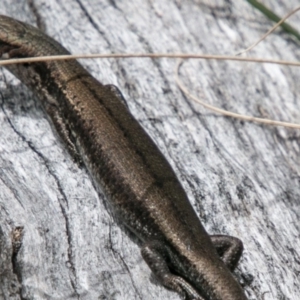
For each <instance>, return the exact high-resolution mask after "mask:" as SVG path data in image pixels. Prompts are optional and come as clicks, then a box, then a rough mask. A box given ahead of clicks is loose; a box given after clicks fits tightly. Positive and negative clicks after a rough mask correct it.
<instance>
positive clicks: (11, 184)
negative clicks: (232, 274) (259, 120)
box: [0, 0, 300, 300]
mask: <svg viewBox="0 0 300 300" xmlns="http://www.w3.org/2000/svg"><path fill="white" fill-rule="evenodd" d="M264 3H265V4H266V5H270V6H271V5H272V6H273V7H272V8H273V9H274V10H275V11H276V13H278V14H280V15H285V14H286V13H287V12H288V11H289V10H291V9H293V8H294V7H295V6H296V5H298V2H297V1H295V0H291V1H289V2H288V3H287V1H276V3H275V2H272V1H265V2H264ZM0 13H1V14H6V15H8V16H11V17H14V18H17V19H20V20H22V21H25V22H28V23H30V24H32V25H36V24H39V25H40V26H41V27H43V28H44V29H45V31H46V32H47V34H49V35H50V36H52V37H54V38H55V39H56V40H58V41H59V42H61V43H62V44H63V45H64V46H65V47H66V48H68V49H69V50H70V51H71V52H72V53H96V52H103V53H104V52H180V51H181V52H191V53H197V52H200V53H201V52H202V53H214V54H234V53H236V52H237V51H239V50H240V49H243V48H246V47H247V46H249V45H250V44H251V43H252V42H254V41H256V40H257V39H258V38H259V37H260V36H261V35H262V34H264V33H265V32H266V31H267V30H268V29H269V28H270V27H271V26H272V23H271V22H270V21H268V20H267V19H266V18H265V17H264V16H263V15H261V14H260V13H259V12H258V11H256V10H255V9H253V8H252V7H251V6H250V5H249V4H248V3H247V2H246V1H236V2H232V3H231V2H229V1H226V2H225V1H217V0H214V1H198V0H194V1H192V0H188V1H175V0H174V1H171V0H170V1H164V0H163V1H142V0H133V1H130V4H129V3H128V1H83V0H82V1H79V0H78V1H75V0H69V1H65V2H62V3H61V1H55V0H53V1H41V0H37V1H25V0H24V1H16V3H15V4H14V5H11V2H10V1H8V0H2V5H1V6H0ZM290 22H291V23H292V24H293V25H294V26H295V27H299V26H297V25H298V24H299V22H300V16H295V17H293V18H292V19H291V21H290ZM252 55H253V56H259V57H268V58H279V59H280V58H282V59H289V60H299V57H300V50H299V42H297V41H295V40H294V39H293V38H291V37H289V36H288V35H287V34H284V33H282V31H281V30H277V31H276V33H275V34H273V35H272V36H271V37H268V39H267V40H266V41H264V42H263V43H261V44H260V45H259V46H257V47H256V48H255V50H253V51H252V52H251V56H252ZM82 63H83V64H84V65H85V66H86V68H87V69H88V70H89V71H90V72H91V73H92V74H93V75H94V76H95V77H96V78H98V79H99V80H100V81H101V82H103V83H112V84H115V85H117V86H118V87H119V88H120V90H121V91H122V92H123V93H124V96H125V98H126V99H127V103H128V106H129V108H130V110H131V112H132V113H133V114H134V115H135V116H136V118H137V119H138V120H139V122H140V123H141V124H142V125H143V126H144V128H145V129H146V130H147V132H148V133H149V134H150V135H151V136H152V137H153V139H154V140H155V141H156V143H157V144H158V146H159V147H160V149H161V150H162V151H163V153H164V154H165V155H166V157H167V159H168V160H169V161H170V163H171V164H172V166H173V167H174V169H175V171H176V173H177V175H178V177H179V179H180V180H181V182H182V184H183V185H184V187H185V189H186V191H187V193H188V195H189V198H190V201H191V202H192V203H193V205H194V207H195V210H196V211H197V213H198V215H199V217H200V218H201V220H202V222H203V224H204V226H205V227H206V229H207V230H208V231H209V232H210V233H212V234H213V233H224V234H230V235H233V236H236V237H239V238H240V239H241V240H242V241H243V242H244V246H245V252H244V255H243V258H242V260H241V263H240V264H239V268H238V270H237V272H236V273H237V276H238V278H239V280H241V281H242V282H244V283H245V284H246V286H245V290H246V292H247V294H248V296H249V299H261V297H262V294H263V293H264V292H268V293H267V294H266V295H265V300H269V299H297V296H298V295H299V293H300V282H299V272H300V265H299V261H300V256H299V255H300V254H299V249H300V239H299V235H300V227H299V222H298V220H299V217H300V210H299V208H300V202H299V198H300V197H299V196H300V177H299V175H300V162H299V159H297V157H299V152H300V149H299V136H300V134H299V132H298V131H297V130H292V129H285V128H280V127H268V126H261V125H257V124H252V123H245V122H240V121H237V120H233V119H230V118H224V117H222V116H218V115H215V114H213V113H211V112H209V111H207V110H205V109H203V108H201V107H200V106H198V105H196V104H194V103H191V102H190V100H188V99H186V97H185V96H184V95H182V93H181V92H180V91H179V89H178V88H177V87H176V84H175V81H174V74H173V70H174V66H175V61H174V60H167V59H161V60H159V59H156V60H151V59H124V60H122V59H118V60H114V59H105V60H104V59H103V60H85V61H82ZM181 75H182V78H183V80H184V82H185V84H186V85H187V86H188V87H189V88H190V89H191V91H192V92H193V93H194V94H197V95H198V96H199V97H202V98H203V99H205V100H206V101H207V102H208V103H211V104H215V105H218V106H219V107H222V108H226V109H230V110H233V111H237V112H240V113H245V114H252V115H254V116H258V117H268V118H274V119H277V120H284V121H291V122H299V120H300V109H299V108H300V102H299V101H298V98H299V95H300V90H299V87H300V86H299V80H298V78H299V75H300V70H299V69H298V68H295V67H293V68H292V67H282V66H276V65H266V64H263V65H258V64H253V63H237V62H215V61H188V62H186V63H185V64H184V65H183V67H182V69H181ZM0 128H1V129H0V132H1V134H0V298H1V299H143V300H150V299H166V300H167V299H180V298H179V296H178V295H177V294H175V293H173V292H170V291H168V290H166V289H165V288H164V287H162V286H161V285H160V284H159V283H158V282H157V281H156V279H155V278H154V277H153V276H152V275H151V272H150V270H149V269H148V267H147V265H146V264H145V263H144V261H143V259H142V257H141V255H140V250H139V243H138V241H137V240H136V238H135V237H133V236H132V235H131V234H130V233H129V232H128V231H127V230H126V229H125V228H124V227H123V226H122V224H120V223H119V222H118V220H115V219H114V218H113V216H112V214H111V213H110V211H109V210H107V209H106V202H105V197H103V195H102V194H101V191H100V193H97V192H96V190H95V189H94V187H93V185H92V183H91V180H90V178H89V176H88V175H87V173H86V171H85V170H84V169H80V168H79V167H78V166H77V165H76V164H75V163H74V162H73V161H72V159H71V158H70V156H69V154H68V152H67V150H66V149H65V147H64V145H63V144H62V143H61V142H60V140H59V139H58V138H57V136H56V135H55V133H53V131H52V129H51V127H50V125H49V123H48V121H47V117H46V115H45V114H44V112H43V111H42V109H41V106H40V104H39V101H38V100H37V99H36V98H34V97H33V96H32V94H31V93H30V92H29V91H28V90H27V89H26V87H24V86H23V85H22V84H20V82H18V80H17V79H15V78H14V77H13V76H12V75H11V74H9V73H8V72H6V71H5V70H4V69H1V71H0ZM17 227H24V229H23V232H22V233H23V238H22V245H21V248H20V250H19V251H18V253H17V255H15V256H14V255H13V243H12V240H11V236H12V234H13V232H14V231H15V229H16V228H17ZM251 278H253V280H252V281H251Z"/></svg>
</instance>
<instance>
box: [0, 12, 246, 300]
mask: <svg viewBox="0 0 300 300" xmlns="http://www.w3.org/2000/svg"><path fill="white" fill-rule="evenodd" d="M68 53H69V52H68V51H67V50H66V49H65V48H64V47H62V46H61V45H60V44H59V43H57V42H56V41H54V40H53V39H52V38H50V37H48V36H46V35H45V34H43V33H42V32H40V31H39V30H38V29H36V28H34V27H32V26H30V25H27V24H25V23H22V22H19V21H17V20H14V19H12V18H9V17H6V16H0V56H1V57H2V58H17V57H20V58H21V57H22V58H24V57H31V56H44V55H58V54H68ZM7 69H8V70H10V71H11V72H12V73H13V74H14V75H15V76H17V77H18V78H19V79H20V80H21V81H22V82H24V83H25V84H26V85H27V86H29V87H30V88H31V89H32V90H33V91H34V92H35V93H36V94H37V95H38V97H39V98H40V99H41V101H42V103H43V107H44V109H45V110H46V112H47V113H48V115H49V116H50V118H51V120H52V123H53V124H54V127H55V128H56V130H57V132H58V133H59V135H60V136H61V138H62V139H63V141H65V142H66V145H67V147H68V149H69V150H70V153H71V154H72V155H73V157H75V158H78V157H79V159H80V160H82V161H83V163H84V164H85V166H86V167H87V169H88V171H89V172H90V174H91V176H92V178H93V180H94V181H95V182H96V183H97V184H99V185H100V186H101V188H102V189H103V191H104V192H105V194H106V195H107V198H108V199H109V203H110V204H111V207H112V208H113V210H114V211H115V213H116V215H117V217H118V218H120V219H121V220H122V221H123V222H124V223H125V224H126V226H127V227H128V228H129V229H130V230H131V231H133V232H134V233H135V234H136V235H137V236H138V238H139V239H140V240H141V243H142V249H141V253H142V256H143V258H144V259H145V261H146V262H147V264H148V265H149V267H150V268H151V270H152V271H153V273H154V274H155V275H156V277H157V278H158V280H159V281H160V282H161V283H162V284H163V285H164V286H166V287H167V288H170V289H172V290H174V291H177V292H178V293H180V294H181V295H183V296H184V297H185V298H186V299H195V300H196V299H197V300H203V299H205V300H245V299H247V297H246V296H245V293H244V291H243V289H242V288H241V286H240V285H239V283H238V282H237V281H236V279H235V278H234V277H233V275H232V273H231V271H233V270H234V268H235V267H236V265H237V263H238V261H239V258H240V256H241V254H242V250H243V245H242V242H241V241H240V240H238V239H237V238H234V237H230V236H220V235H215V236H209V235H208V234H207V232H206V231H205V229H204V227H203V226H202V224H201V223H200V221H199V219H198V217H197V215H196V213H195V212H194V210H193V208H192V206H191V204H190V203H189V200H188V199H187V196H186V194H185V192H184V190H183V188H182V186H181V184H180V182H179V181H178V179H177V177H176V175H175V173H174V171H173V170H172V168H171V167H170V165H169V163H168V162H167V160H166V159H165V158H164V156H163V155H162V154H161V152H160V150H159V149H158V148H157V146H156V145H155V144H154V142H153V141H152V140H151V138H150V137H149V136H148V134H147V133H146V132H145V131H144V130H143V128H142V127H141V126H140V125H139V123H138V122H137V121H136V120H135V119H134V117H133V116H132V115H131V113H130V111H129V110H128V108H127V106H126V105H125V104H124V99H123V97H122V94H121V93H120V92H119V91H118V89H117V88H116V87H114V86H112V85H103V84H101V83H100V82H98V81H97V80H96V79H95V78H93V77H92V76H91V75H90V74H89V73H88V72H87V71H86V70H85V69H84V68H83V67H82V66H81V65H80V64H79V63H78V62H76V61H48V62H37V63H30V64H16V65H9V66H7Z"/></svg>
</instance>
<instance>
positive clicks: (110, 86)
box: [105, 84, 129, 110]
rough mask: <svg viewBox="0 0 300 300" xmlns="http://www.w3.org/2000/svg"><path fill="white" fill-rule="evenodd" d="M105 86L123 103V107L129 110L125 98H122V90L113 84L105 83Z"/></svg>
mask: <svg viewBox="0 0 300 300" xmlns="http://www.w3.org/2000/svg"><path fill="white" fill-rule="evenodd" d="M105 87H106V88H107V89H109V90H110V91H111V92H112V93H113V94H114V95H115V96H116V97H117V98H118V99H119V100H120V101H121V102H122V103H123V104H124V105H125V107H126V108H127V109H128V110H129V107H128V104H127V102H126V99H125V98H124V96H123V94H122V92H121V91H120V90H119V88H118V87H116V86H115V85H113V84H106V85H105Z"/></svg>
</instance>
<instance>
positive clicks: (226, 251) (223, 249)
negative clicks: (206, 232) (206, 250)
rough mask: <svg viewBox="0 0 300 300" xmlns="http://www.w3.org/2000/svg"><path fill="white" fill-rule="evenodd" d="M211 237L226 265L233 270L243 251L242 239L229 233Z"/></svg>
mask: <svg viewBox="0 0 300 300" xmlns="http://www.w3.org/2000/svg"><path fill="white" fill-rule="evenodd" d="M210 238H211V241H212V243H213V244H214V246H215V248H216V250H217V252H218V254H219V255H220V257H221V258H222V260H223V261H224V263H225V265H226V266H227V267H228V268H229V269H230V270H231V271H233V270H234V269H235V267H236V266H237V264H238V262H239V260H240V258H241V256H242V253H243V248H244V247H243V243H242V241H241V240H239V239H237V238H235V237H233V236H228V235H211V236H210Z"/></svg>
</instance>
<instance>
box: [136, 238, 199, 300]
mask: <svg viewBox="0 0 300 300" xmlns="http://www.w3.org/2000/svg"><path fill="white" fill-rule="evenodd" d="M170 251H171V250H170V249H168V248H167V247H166V246H165V245H163V244H162V243H161V242H160V241H151V242H147V243H145V244H144V246H143V247H142V250H141V253H142V256H143V258H144V260H145V261H146V263H147V264H148V266H149V267H150V269H151V270H152V272H153V273H154V274H155V276H156V277H157V278H158V279H159V281H160V282H161V283H162V284H163V285H164V286H165V287H167V288H169V289H171V290H173V291H176V292H178V293H179V294H180V295H182V296H183V297H185V299H189V300H204V299H203V298H202V297H201V296H200V295H199V294H198V293H197V291H196V290H195V289H194V288H193V287H192V286H191V285H190V284H189V283H188V282H187V281H185V280H184V279H183V278H182V277H180V276H176V275H174V274H172V273H171V272H170V269H169V267H168V265H167V260H168V259H170V258H171V257H172V255H171V253H170Z"/></svg>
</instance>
